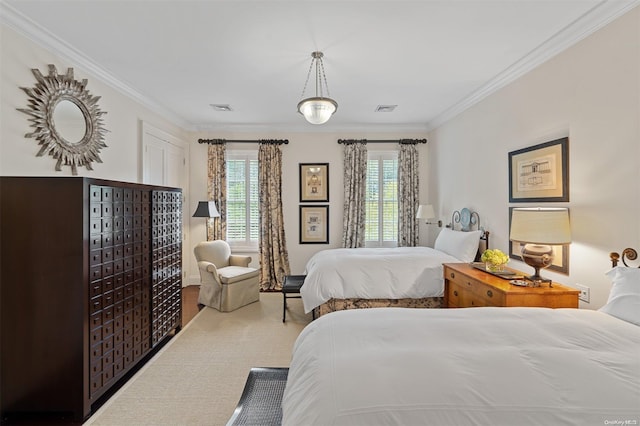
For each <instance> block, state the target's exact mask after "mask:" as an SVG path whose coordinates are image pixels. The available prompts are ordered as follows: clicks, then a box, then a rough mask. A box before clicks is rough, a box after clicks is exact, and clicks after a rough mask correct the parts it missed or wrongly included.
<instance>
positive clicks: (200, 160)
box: [189, 117, 428, 284]
mask: <svg viewBox="0 0 640 426" xmlns="http://www.w3.org/2000/svg"><path fill="white" fill-rule="evenodd" d="M300 119H302V117H301V118H300ZM310 126H311V125H310ZM199 138H202V139H213V138H220V139H227V140H234V139H235V140H239V139H242V140H258V139H288V140H289V144H287V145H282V163H283V166H282V192H283V195H282V202H283V210H284V224H285V236H286V239H287V250H288V252H289V264H290V266H291V273H292V274H302V273H303V272H304V268H305V264H306V262H307V260H308V259H309V258H310V257H311V255H312V254H314V253H316V252H317V251H319V250H324V249H327V248H336V247H341V244H342V229H343V228H342V208H343V202H344V186H343V180H344V179H343V166H342V148H343V145H339V144H338V139H369V140H376V139H377V140H395V139H423V138H425V134H415V133H411V134H409V133H375V134H373V133H359V134H353V133H350V134H345V133H308V134H306V133H305V134H303V133H215V134H213V133H199V134H193V135H192V136H190V138H189V140H190V141H192V143H193V145H192V146H191V194H192V197H191V199H192V200H193V201H192V204H193V205H192V206H191V209H192V211H195V207H196V203H197V201H198V200H205V199H206V197H207V145H206V144H198V143H197V140H198V139H199ZM427 146H428V143H427V144H426V145H424V144H419V145H418V150H419V153H420V162H421V169H422V170H421V173H420V199H421V203H426V202H427V196H428V194H427V192H426V191H427V173H426V164H427V162H428V161H427ZM246 147H247V145H244V144H242V145H240V144H232V143H230V144H229V145H228V148H246ZM253 148H255V149H257V145H254V146H253ZM397 148H398V144H370V145H369V146H368V149H370V150H373V149H397ZM313 162H318V163H329V203H300V201H299V200H300V193H299V191H300V190H299V184H298V179H299V175H298V171H299V163H313ZM301 204H307V205H308V204H318V205H320V204H329V234H330V235H329V244H299V228H298V227H299V217H298V216H299V206H300V205H301ZM416 209H417V206H416ZM421 226H422V227H424V226H425V225H421ZM190 228H191V241H192V244H194V245H195V244H196V243H197V242H198V241H202V240H203V239H204V238H205V235H206V230H205V223H204V221H203V220H202V219H200V218H190ZM421 232H422V233H423V234H424V233H425V231H424V230H423V229H422V228H421ZM247 254H249V255H251V256H252V257H253V263H252V265H254V266H257V260H258V256H257V254H256V253H247ZM190 270H191V275H190V282H191V283H194V284H195V283H197V282H198V280H199V278H198V272H197V267H196V265H195V258H193V256H192V258H191V259H190Z"/></svg>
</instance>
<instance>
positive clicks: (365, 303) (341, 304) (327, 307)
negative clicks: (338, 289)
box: [314, 297, 443, 318]
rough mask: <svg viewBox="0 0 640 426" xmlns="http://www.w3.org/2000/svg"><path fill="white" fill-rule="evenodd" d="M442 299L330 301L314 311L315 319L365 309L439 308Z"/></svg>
mask: <svg viewBox="0 0 640 426" xmlns="http://www.w3.org/2000/svg"><path fill="white" fill-rule="evenodd" d="M442 301H443V298H442V297H424V298H422V299H331V300H329V301H327V302H325V303H323V304H322V305H320V306H318V307H317V308H315V309H314V313H315V317H316V318H319V317H321V316H322V315H325V314H328V313H330V312H335V311H343V310H345V309H366V308H435V309H437V308H440V307H442Z"/></svg>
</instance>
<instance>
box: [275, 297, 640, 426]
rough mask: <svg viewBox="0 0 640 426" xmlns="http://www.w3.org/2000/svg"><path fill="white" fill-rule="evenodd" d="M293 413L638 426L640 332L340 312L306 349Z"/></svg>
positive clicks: (326, 417)
mask: <svg viewBox="0 0 640 426" xmlns="http://www.w3.org/2000/svg"><path fill="white" fill-rule="evenodd" d="M282 408H283V425H296V426H298V425H527V424H536V425H572V424H573V425H581V426H585V425H594V426H602V425H606V424H610V425H613V424H621V425H622V424H635V425H637V424H639V422H640V327H638V326H636V325H633V324H631V323H628V322H625V321H622V320H619V319H617V318H615V317H612V316H609V315H607V314H605V313H602V312H597V311H591V310H578V309H556V310H552V309H546V308H472V309H404V308H397V309H384V308H382V309H364V310H348V311H340V312H334V313H332V314H331V315H325V316H323V317H321V318H319V319H318V320H316V321H314V322H312V323H311V324H310V325H308V326H307V327H306V328H305V329H304V330H303V331H302V333H301V334H300V336H299V338H298V340H297V341H296V344H295V346H294V351H293V359H292V362H291V366H290V370H289V378H288V381H287V386H286V389H285V393H284V397H283V401H282ZM615 421H618V422H621V423H614V422H615ZM625 421H628V423H624V422H625Z"/></svg>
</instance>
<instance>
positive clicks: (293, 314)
mask: <svg viewBox="0 0 640 426" xmlns="http://www.w3.org/2000/svg"><path fill="white" fill-rule="evenodd" d="M287 305H288V306H289V309H288V312H287V322H286V323H283V322H282V294H280V293H261V294H260V302H257V303H252V304H250V305H247V306H245V307H242V308H240V309H238V310H236V311H233V312H228V313H222V312H218V311H216V310H214V309H211V308H204V309H203V310H202V311H200V313H198V314H197V315H196V316H195V318H194V319H193V320H191V321H190V322H189V323H188V324H187V326H186V327H185V328H184V329H183V330H182V331H181V332H180V333H179V334H178V335H177V336H176V337H175V338H173V339H172V341H171V342H169V344H168V345H167V346H166V347H164V348H163V349H162V350H161V351H160V352H159V353H158V354H157V355H156V356H155V357H154V358H153V359H152V360H151V361H150V362H149V363H148V364H147V365H145V366H144V367H143V368H142V369H141V370H140V371H139V372H138V373H137V374H136V375H135V376H134V377H133V378H132V379H131V380H130V381H129V382H127V384H125V385H124V386H123V387H122V389H120V390H119V391H118V392H117V393H116V394H115V395H114V396H113V397H112V398H111V399H110V400H109V401H107V402H106V403H105V404H104V405H103V406H102V407H101V408H100V409H99V410H98V411H97V412H96V413H95V414H94V415H93V416H91V417H90V418H89V420H88V421H87V422H85V424H86V425H110V426H120V425H122V426H129V425H158V426H159V425H171V426H175V425H210V426H216V425H225V424H226V423H227V421H228V420H229V418H230V417H231V416H232V414H233V411H234V409H235V407H236V405H237V403H238V401H239V400H240V396H241V395H242V390H243V387H244V384H245V381H246V379H247V376H248V374H249V371H250V370H251V368H252V367H288V366H289V361H290V359H291V348H292V346H293V343H294V341H295V339H296V338H297V337H298V334H299V333H300V331H302V329H303V328H304V326H305V325H307V324H308V323H309V322H310V321H311V314H309V315H305V314H304V312H303V308H302V301H301V300H300V299H289V300H288V301H287Z"/></svg>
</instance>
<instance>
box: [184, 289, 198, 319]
mask: <svg viewBox="0 0 640 426" xmlns="http://www.w3.org/2000/svg"><path fill="white" fill-rule="evenodd" d="M199 291H200V286H199V285H190V286H187V287H182V326H183V327H184V326H185V325H187V323H188V322H189V321H191V320H192V319H193V317H195V316H196V314H197V313H198V312H199V311H200V309H199V308H198V292H199Z"/></svg>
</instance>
